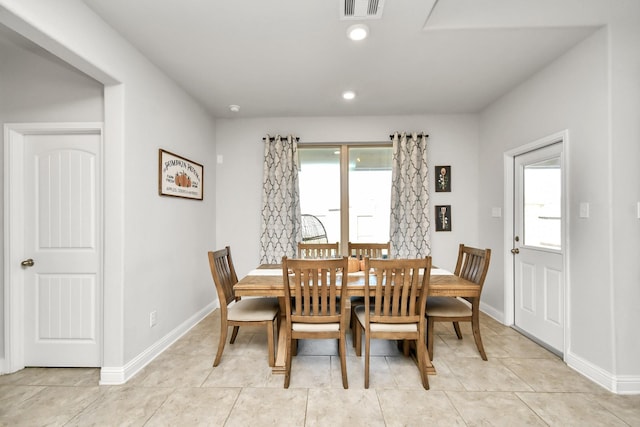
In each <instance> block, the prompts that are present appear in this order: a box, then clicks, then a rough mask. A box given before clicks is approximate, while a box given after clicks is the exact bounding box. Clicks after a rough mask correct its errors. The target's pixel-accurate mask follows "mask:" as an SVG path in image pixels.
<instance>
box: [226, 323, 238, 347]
mask: <svg viewBox="0 0 640 427" xmlns="http://www.w3.org/2000/svg"><path fill="white" fill-rule="evenodd" d="M239 330H240V326H234V327H233V332H232V333H231V340H230V341H229V344H233V343H234V342H236V337H237V336H238V331H239Z"/></svg>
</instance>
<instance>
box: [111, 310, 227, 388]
mask: <svg viewBox="0 0 640 427" xmlns="http://www.w3.org/2000/svg"><path fill="white" fill-rule="evenodd" d="M218 307H219V303H218V301H217V300H216V301H214V302H212V303H211V304H208V305H207V306H206V307H204V308H203V309H202V310H200V311H198V312H197V313H195V314H194V315H193V316H191V317H190V318H189V319H187V320H186V321H184V322H183V323H182V324H181V325H179V326H178V327H177V328H175V329H174V330H172V331H171V332H169V333H168V334H167V335H165V336H164V337H162V338H161V339H160V340H158V341H156V342H155V343H154V344H153V345H151V346H150V347H149V348H147V349H146V350H144V351H143V352H142V353H140V354H139V355H137V356H136V357H134V358H133V360H131V361H130V362H129V363H127V364H126V365H124V366H103V367H102V368H101V369H100V385H119V384H124V383H126V382H127V381H128V380H129V379H131V378H132V377H133V376H134V375H135V374H137V373H138V372H139V371H140V370H141V369H142V368H144V367H145V366H147V365H148V364H149V363H151V362H152V361H153V359H155V358H156V357H158V356H159V355H160V354H161V353H162V352H163V351H165V350H166V349H167V348H169V347H170V346H171V344H173V343H174V342H176V341H177V340H178V339H180V337H182V336H183V335H184V334H186V333H187V332H189V330H190V329H191V328H193V327H194V326H195V325H197V324H198V323H199V322H200V321H201V320H202V319H204V318H205V317H207V316H208V315H209V313H211V312H212V311H213V310H215V309H216V308H218Z"/></svg>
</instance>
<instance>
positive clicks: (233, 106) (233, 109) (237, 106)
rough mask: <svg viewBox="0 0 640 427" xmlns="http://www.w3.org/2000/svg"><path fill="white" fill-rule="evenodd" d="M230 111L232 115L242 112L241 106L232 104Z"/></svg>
mask: <svg viewBox="0 0 640 427" xmlns="http://www.w3.org/2000/svg"><path fill="white" fill-rule="evenodd" d="M229 111H231V112H232V113H237V112H238V111H240V106H239V105H235V104H231V105H229Z"/></svg>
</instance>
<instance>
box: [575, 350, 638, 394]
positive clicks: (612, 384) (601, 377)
mask: <svg viewBox="0 0 640 427" xmlns="http://www.w3.org/2000/svg"><path fill="white" fill-rule="evenodd" d="M564 360H565V362H566V363H567V365H568V366H569V367H571V368H572V369H574V370H575V371H577V372H578V373H580V374H582V375H584V376H585V377H587V378H589V379H590V380H591V381H593V382H595V383H596V384H598V385H600V386H602V387H604V388H605V389H607V390H609V391H610V392H612V393H616V394H640V376H633V375H613V374H612V373H610V372H607V371H605V370H604V369H602V368H600V367H598V366H596V365H594V364H592V363H590V362H588V361H586V360H584V359H582V358H580V357H578V356H576V355H575V354H572V353H571V352H568V353H567V354H566V355H565V358H564Z"/></svg>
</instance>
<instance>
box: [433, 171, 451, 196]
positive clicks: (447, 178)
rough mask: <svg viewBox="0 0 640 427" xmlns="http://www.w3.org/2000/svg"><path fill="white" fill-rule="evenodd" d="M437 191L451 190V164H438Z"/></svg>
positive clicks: (447, 191) (446, 191)
mask: <svg viewBox="0 0 640 427" xmlns="http://www.w3.org/2000/svg"><path fill="white" fill-rule="evenodd" d="M436 192H438V193H449V192H451V166H436Z"/></svg>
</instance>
